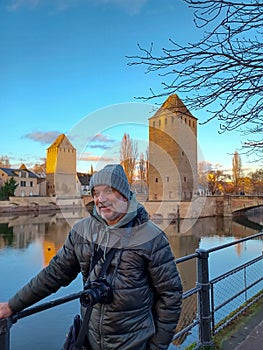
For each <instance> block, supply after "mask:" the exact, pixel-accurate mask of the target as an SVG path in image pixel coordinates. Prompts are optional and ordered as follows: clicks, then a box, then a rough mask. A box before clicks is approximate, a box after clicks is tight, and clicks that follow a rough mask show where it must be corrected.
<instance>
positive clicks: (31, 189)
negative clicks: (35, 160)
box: [0, 164, 41, 197]
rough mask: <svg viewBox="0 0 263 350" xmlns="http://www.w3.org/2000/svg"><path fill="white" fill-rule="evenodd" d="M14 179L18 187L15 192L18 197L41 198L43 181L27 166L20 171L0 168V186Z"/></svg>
mask: <svg viewBox="0 0 263 350" xmlns="http://www.w3.org/2000/svg"><path fill="white" fill-rule="evenodd" d="M12 177H13V178H14V180H15V181H16V183H17V185H18V186H17V188H16V190H15V196H16V197H28V196H39V192H40V183H41V181H39V177H38V176H37V175H36V174H35V173H33V172H32V171H30V170H28V169H27V167H26V166H25V164H22V165H21V166H20V168H19V169H12V168H0V186H3V185H4V183H5V182H6V181H7V180H9V179H11V178H12Z"/></svg>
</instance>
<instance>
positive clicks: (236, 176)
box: [232, 151, 242, 194]
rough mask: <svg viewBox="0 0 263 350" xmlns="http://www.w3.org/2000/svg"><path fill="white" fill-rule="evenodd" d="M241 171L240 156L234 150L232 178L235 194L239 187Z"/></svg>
mask: <svg viewBox="0 0 263 350" xmlns="http://www.w3.org/2000/svg"><path fill="white" fill-rule="evenodd" d="M241 172H242V165H241V158H240V156H239V154H238V152H237V151H236V152H235V153H234V155H233V158H232V179H233V184H234V191H235V193H236V194H238V192H239V187H240V178H241V175H242V174H241Z"/></svg>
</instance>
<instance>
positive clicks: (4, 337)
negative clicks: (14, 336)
mask: <svg viewBox="0 0 263 350" xmlns="http://www.w3.org/2000/svg"><path fill="white" fill-rule="evenodd" d="M10 327H11V322H10V320H9V319H8V318H0V350H9V347H10Z"/></svg>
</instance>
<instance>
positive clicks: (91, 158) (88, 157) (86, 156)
mask: <svg viewBox="0 0 263 350" xmlns="http://www.w3.org/2000/svg"><path fill="white" fill-rule="evenodd" d="M77 160H78V161H86V162H116V158H114V157H105V156H97V155H94V154H92V153H89V152H84V153H81V154H80V155H79V156H78V157H77Z"/></svg>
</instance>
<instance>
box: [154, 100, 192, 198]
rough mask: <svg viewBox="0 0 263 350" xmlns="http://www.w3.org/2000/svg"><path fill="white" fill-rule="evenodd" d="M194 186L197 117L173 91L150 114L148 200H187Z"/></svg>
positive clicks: (190, 196)
mask: <svg viewBox="0 0 263 350" xmlns="http://www.w3.org/2000/svg"><path fill="white" fill-rule="evenodd" d="M196 189H197V119H196V118H195V117H194V116H193V115H192V114H191V113H190V112H189V110H188V109H187V108H186V106H185V105H184V104H183V102H182V101H181V100H180V98H179V97H178V96H177V95H176V94H175V95H171V96H169V97H168V99H167V100H166V101H165V102H164V103H163V105H162V106H161V107H160V109H159V110H158V111H157V112H156V113H155V114H154V116H153V117H151V118H149V200H154V201H156V200H157V201H158V200H160V201H163V200H170V201H188V200H191V199H192V196H193V193H194V191H195V190H196Z"/></svg>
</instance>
